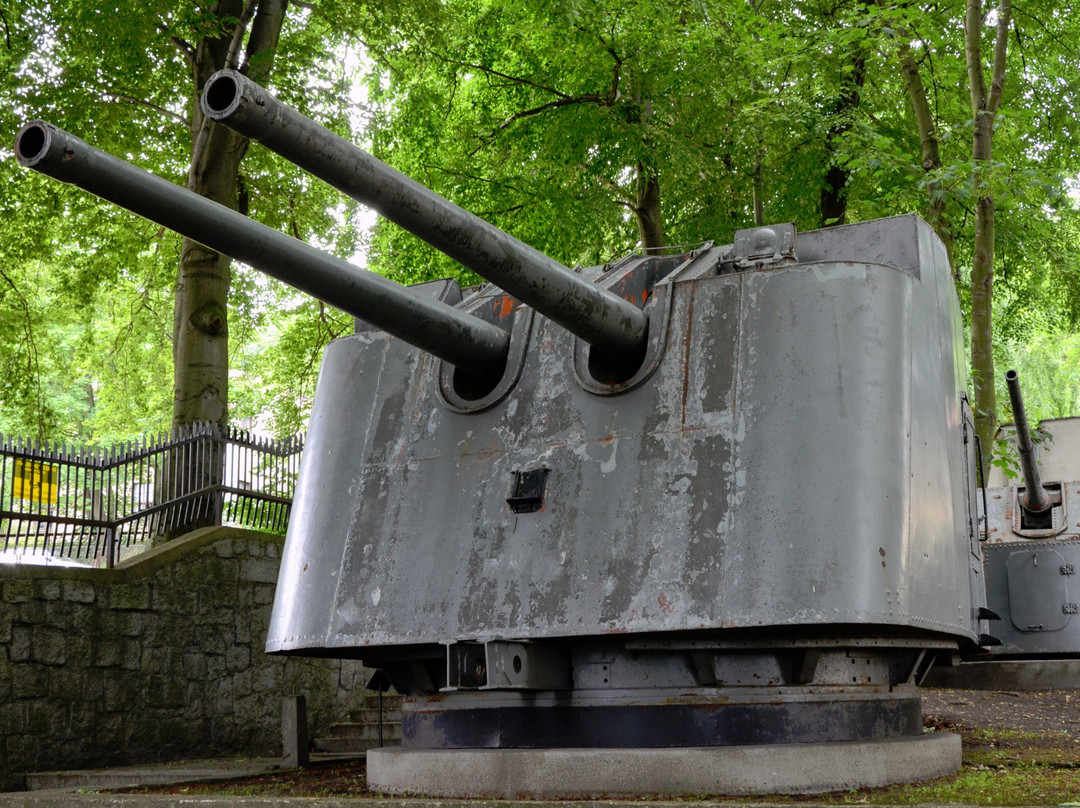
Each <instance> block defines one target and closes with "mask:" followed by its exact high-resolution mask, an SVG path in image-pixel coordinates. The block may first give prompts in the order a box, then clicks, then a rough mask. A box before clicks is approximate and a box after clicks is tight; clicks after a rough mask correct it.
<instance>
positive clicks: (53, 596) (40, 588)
mask: <svg viewBox="0 0 1080 808" xmlns="http://www.w3.org/2000/svg"><path fill="white" fill-rule="evenodd" d="M36 583H37V586H36V587H34V589H35V590H36V594H37V596H38V597H39V598H40V599H41V600H58V599H59V598H60V582H59V581H42V580H39V581H37V582H36Z"/></svg>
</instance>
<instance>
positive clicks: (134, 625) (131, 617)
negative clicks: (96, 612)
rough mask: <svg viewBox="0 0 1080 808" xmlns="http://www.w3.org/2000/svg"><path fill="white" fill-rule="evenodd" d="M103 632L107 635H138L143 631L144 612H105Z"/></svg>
mask: <svg viewBox="0 0 1080 808" xmlns="http://www.w3.org/2000/svg"><path fill="white" fill-rule="evenodd" d="M102 616H103V617H104V618H105V619H104V624H103V625H102V627H101V633H102V634H103V635H105V636H109V635H112V636H119V637H138V636H140V635H142V633H143V624H144V615H143V613H142V612H114V611H109V612H105V613H104V614H103V615H102Z"/></svg>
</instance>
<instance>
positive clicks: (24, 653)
mask: <svg viewBox="0 0 1080 808" xmlns="http://www.w3.org/2000/svg"><path fill="white" fill-rule="evenodd" d="M8 655H9V657H10V659H11V661H12V662H26V661H27V660H29V659H30V627H29V626H12V627H11V646H10V648H9V650H8Z"/></svg>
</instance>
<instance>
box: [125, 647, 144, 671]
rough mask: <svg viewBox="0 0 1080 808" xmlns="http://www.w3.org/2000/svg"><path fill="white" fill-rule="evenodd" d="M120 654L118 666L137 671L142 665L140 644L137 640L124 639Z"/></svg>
mask: <svg viewBox="0 0 1080 808" xmlns="http://www.w3.org/2000/svg"><path fill="white" fill-rule="evenodd" d="M122 648H123V650H122V652H121V655H120V667H121V668H123V669H124V670H126V671H137V670H139V669H140V668H141V667H142V645H141V644H140V643H139V641H138V640H124V641H123V643H122Z"/></svg>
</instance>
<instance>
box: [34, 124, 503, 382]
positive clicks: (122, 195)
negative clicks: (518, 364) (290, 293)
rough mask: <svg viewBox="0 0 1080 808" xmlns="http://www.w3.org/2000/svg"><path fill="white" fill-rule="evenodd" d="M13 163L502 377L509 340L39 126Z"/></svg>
mask: <svg viewBox="0 0 1080 808" xmlns="http://www.w3.org/2000/svg"><path fill="white" fill-rule="evenodd" d="M15 154H16V155H17V157H18V160H19V162H20V163H21V164H22V165H24V166H27V167H28V168H31V169H33V170H35V171H38V172H41V173H42V174H46V175H48V176H50V177H53V178H54V179H57V180H60V181H61V182H66V183H70V184H72V185H76V186H78V187H79V188H82V189H83V190H85V191H89V192H90V193H92V194H95V195H97V196H99V197H101V198H102V199H105V200H107V201H109V202H113V203H115V204H117V205H119V206H120V207H122V208H126V209H127V210H130V211H132V212H133V213H137V214H139V215H140V216H143V217H145V218H147V219H150V220H151V221H153V222H156V223H157V224H160V225H163V226H164V227H167V228H169V229H170V230H175V231H176V232H178V233H180V234H182V235H184V236H187V237H189V238H191V239H193V240H195V241H197V242H199V243H200V244H203V245H205V246H207V247H209V248H210V249H212V250H216V251H218V252H220V253H223V254H225V255H229V256H231V257H232V258H235V259H237V260H239V261H243V262H244V263H246V264H249V265H251V266H253V267H255V268H256V269H259V270H262V271H263V272H265V273H266V274H268V275H272V276H273V277H275V278H278V279H279V280H282V281H284V282H285V283H288V284H291V285H292V286H295V287H296V288H297V289H300V290H301V291H304V292H307V293H309V294H311V295H314V296H315V297H317V298H320V299H321V300H324V301H326V302H328V303H330V304H332V305H334V306H336V307H338V308H340V309H342V310H344V311H345V312H347V313H349V314H351V315H353V316H355V317H359V318H360V319H362V320H365V321H366V322H369V323H371V324H372V325H374V326H377V327H379V328H381V329H383V330H384V331H387V332H389V333H390V334H393V335H394V336H396V337H400V338H401V339H403V340H405V341H406V342H409V343H411V344H413V345H415V346H416V347H418V348H421V349H422V350H425V351H427V352H429V353H431V354H434V355H435V356H437V357H439V358H441V359H445V360H446V361H448V362H450V363H452V364H454V365H456V366H457V367H460V368H462V369H464V370H466V371H468V372H470V373H473V374H475V375H478V376H483V375H487V374H496V373H500V372H501V370H502V368H503V366H504V365H505V361H506V355H507V349H508V347H509V336H508V335H507V333H506V332H505V331H503V330H502V329H500V328H499V327H498V326H495V325H492V324H491V323H488V322H485V321H483V320H480V319H479V318H477V317H473V316H472V315H469V314H466V313H465V312H462V311H459V310H458V309H455V308H453V307H452V306H448V305H446V304H445V303H441V302H439V301H437V300H434V299H432V298H428V297H424V296H422V295H418V294H413V293H411V292H409V291H408V290H407V289H406V288H404V287H402V286H400V285H399V284H397V283H394V282H393V281H391V280H389V279H387V278H384V277H382V276H380V275H376V274H375V273H372V272H367V271H364V270H361V269H359V268H357V267H355V266H353V265H352V264H350V263H349V262H347V261H345V260H343V259H340V258H338V257H336V256H333V255H330V254H329V253H326V252H323V251H322V250H319V249H316V248H315V247H312V246H310V245H308V244H305V243H304V242H302V241H300V240H298V239H295V238H292V237H291V236H287V235H285V234H284V233H281V232H279V231H277V230H274V229H273V228H270V227H267V226H265V225H263V224H260V223H259V222H256V221H253V220H252V219H249V218H248V217H247V216H244V215H243V214H241V213H238V212H236V211H234V210H231V209H229V208H227V207H225V206H224V205H219V204H218V203H216V202H213V201H212V200H209V199H206V198H205V197H202V196H199V195H198V194H196V193H194V192H192V191H189V190H187V189H185V188H181V187H179V186H177V185H175V184H173V183H171V182H169V181H168V180H166V179H163V178H161V177H158V176H156V175H154V174H150V173H149V172H146V171H144V170H142V169H141V168H137V167H136V166H133V165H131V164H130V163H127V162H125V161H123V160H121V159H119V158H117V157H113V156H112V155H110V154H107V153H105V152H103V151H101V150H100V149H96V148H94V147H93V146H90V145H89V144H87V143H86V142H84V141H82V140H80V139H79V138H77V137H75V136H74V135H71V134H68V133H67V132H65V131H63V130H62V129H59V128H57V127H55V126H53V125H52V124H49V123H46V122H44V121H32V122H30V123H28V124H26V125H25V126H24V127H23V128H22V129H21V130H20V131H19V134H18V136H17V137H16V140H15Z"/></svg>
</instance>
